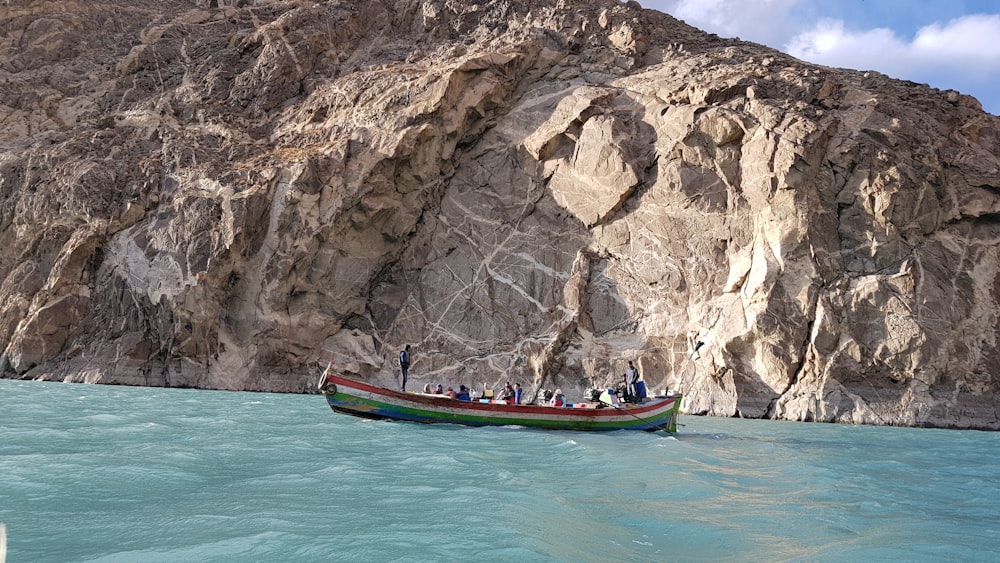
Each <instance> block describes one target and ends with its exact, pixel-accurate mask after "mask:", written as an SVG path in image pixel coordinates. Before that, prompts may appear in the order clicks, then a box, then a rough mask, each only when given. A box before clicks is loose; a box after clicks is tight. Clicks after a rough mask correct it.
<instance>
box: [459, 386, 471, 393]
mask: <svg viewBox="0 0 1000 563" xmlns="http://www.w3.org/2000/svg"><path fill="white" fill-rule="evenodd" d="M458 390H459V391H462V392H465V391H468V390H469V389H468V388H467V387H466V386H465V385H459V386H458Z"/></svg>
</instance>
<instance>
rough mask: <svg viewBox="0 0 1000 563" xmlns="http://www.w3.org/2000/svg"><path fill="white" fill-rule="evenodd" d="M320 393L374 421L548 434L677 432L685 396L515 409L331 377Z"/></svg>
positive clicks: (349, 411) (335, 407)
mask: <svg viewBox="0 0 1000 563" xmlns="http://www.w3.org/2000/svg"><path fill="white" fill-rule="evenodd" d="M319 389H320V390H321V391H322V392H323V394H324V395H325V396H326V401H327V402H328V403H329V404H330V408H331V409H333V410H334V412H339V413H343V414H349V415H351V416H359V417H362V418H371V419H390V420H407V421H411V422H423V423H428V424H433V423H444V424H464V425H466V426H525V427H528V428H543V429H547V430H646V431H655V430H664V431H666V432H676V431H677V413H678V410H679V409H680V404H681V396H680V395H672V396H667V397H655V398H652V399H650V400H647V401H644V402H642V403H639V404H607V403H593V402H590V403H578V404H575V405H573V406H564V407H550V406H542V405H511V404H507V403H506V402H504V401H485V400H483V401H460V400H457V399H452V398H450V397H448V396H445V395H430V394H426V393H413V392H402V391H395V390H393V389H386V388H384V387H378V386H375V385H370V384H368V383H363V382H361V381H355V380H353V379H349V378H347V377H341V376H338V375H334V374H332V373H330V368H329V367H327V369H326V371H325V372H323V376H322V377H321V378H320V382H319Z"/></svg>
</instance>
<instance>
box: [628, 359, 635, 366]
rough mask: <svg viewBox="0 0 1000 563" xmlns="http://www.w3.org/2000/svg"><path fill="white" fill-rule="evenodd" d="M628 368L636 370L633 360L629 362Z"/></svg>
mask: <svg viewBox="0 0 1000 563" xmlns="http://www.w3.org/2000/svg"><path fill="white" fill-rule="evenodd" d="M628 367H630V368H634V367H635V366H634V365H632V360H629V361H628Z"/></svg>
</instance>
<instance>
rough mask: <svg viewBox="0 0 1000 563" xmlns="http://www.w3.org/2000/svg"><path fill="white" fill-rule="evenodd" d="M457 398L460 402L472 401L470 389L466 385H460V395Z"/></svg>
mask: <svg viewBox="0 0 1000 563" xmlns="http://www.w3.org/2000/svg"><path fill="white" fill-rule="evenodd" d="M455 398H456V399H458V400H459V401H471V400H472V397H470V396H469V388H468V387H466V386H465V385H459V386H458V395H457V396H456V397H455Z"/></svg>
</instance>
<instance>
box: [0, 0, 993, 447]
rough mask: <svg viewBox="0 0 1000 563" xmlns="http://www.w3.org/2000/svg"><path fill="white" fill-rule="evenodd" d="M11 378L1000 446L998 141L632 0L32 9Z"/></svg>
mask: <svg viewBox="0 0 1000 563" xmlns="http://www.w3.org/2000/svg"><path fill="white" fill-rule="evenodd" d="M0 29H2V32H0V123H2V127H0V280H2V284H0V350H2V351H3V355H2V357H0V368H2V370H3V374H4V376H5V377H17V378H40V379H59V380H69V381H87V382H100V383H122V384H129V385H156V386H161V385H169V386H192V387H206V388H225V389H254V390H257V389H259V390H275V391H305V390H309V389H311V388H312V386H313V383H314V381H315V377H316V373H317V371H316V367H317V366H318V365H321V364H325V363H326V362H327V360H328V359H329V358H331V357H334V358H336V360H337V362H338V365H339V366H341V368H342V369H345V370H348V371H351V372H354V373H357V374H360V375H361V376H362V377H365V378H369V379H372V380H374V381H378V382H381V383H383V384H395V383H394V382H395V381H398V380H397V378H398V374H397V371H398V368H397V366H396V363H395V355H396V353H397V351H398V350H399V349H400V348H401V347H402V346H403V345H404V344H406V343H409V344H411V345H412V346H413V352H414V354H413V355H414V358H415V363H414V365H413V367H412V369H411V382H414V383H411V386H414V387H415V386H416V385H422V384H423V382H425V381H427V382H430V381H433V382H448V383H455V384H457V383H463V382H464V383H468V384H473V385H475V386H477V387H478V386H479V385H480V384H481V382H483V381H488V382H491V383H499V382H503V381H506V380H518V381H520V382H522V383H523V384H525V385H526V386H527V387H528V388H529V389H537V388H540V387H554V386H562V387H563V388H564V389H565V388H570V389H583V388H585V387H588V386H590V385H592V384H596V385H607V384H609V383H612V382H613V381H617V380H618V379H619V378H620V374H621V373H622V372H623V371H624V365H625V362H627V361H628V360H630V359H633V360H636V361H637V365H638V366H639V367H640V369H641V371H642V372H643V374H644V378H645V380H646V382H647V385H648V386H649V387H651V388H655V389H662V388H673V389H678V390H681V391H683V392H684V393H685V394H686V399H685V406H684V410H685V411H687V412H694V413H704V414H712V415H720V416H734V415H735V416H745V417H774V418H783V419H792V420H816V421H836V422H855V423H874V424H900V425H935V426H948V427H960V428H964V427H974V428H991V429H998V428H1000V416H998V413H997V395H998V390H1000V381H998V376H1000V348H998V345H1000V344H998V336H1000V332H998V314H1000V305H998V300H997V298H998V295H1000V256H998V253H1000V247H998V245H997V241H998V238H1000V156H998V155H1000V139H998V128H1000V121H998V118H996V117H994V116H990V115H987V114H985V113H983V112H982V110H981V108H980V106H979V104H978V103H977V102H976V101H975V100H974V99H972V98H969V97H967V96H963V95H960V94H958V93H956V92H941V91H937V90H933V89H931V88H928V87H927V86H923V85H918V84H913V83H907V82H901V81H897V80H892V79H889V78H887V77H885V76H883V75H880V74H878V73H873V72H854V71H846V70H838V69H830V68H824V67H818V66H814V65H809V64H805V63H803V62H801V61H798V60H795V59H792V58H790V57H788V56H785V55H783V54H781V53H778V52H775V51H772V50H769V49H767V48H764V47H761V46H759V45H754V44H750V43H742V42H739V41H735V40H723V39H719V38H717V37H715V36H711V35H707V34H704V33H702V32H700V31H698V30H696V29H693V28H691V27H688V26H686V25H685V24H683V23H682V22H678V21H677V20H674V19H672V18H670V17H669V16H666V15H663V14H660V13H656V12H653V11H648V10H642V9H641V8H640V7H639V6H638V5H637V4H635V3H627V4H621V3H620V2H618V1H617V0H574V1H573V2H565V1H556V0H547V1H531V2H528V1H520V0H506V1H503V2H488V3H477V4H473V3H462V2H454V1H452V0H427V1H418V0H399V1H388V0H383V1H380V0H371V1H365V2H351V1H347V0H343V1H337V0H332V1H327V2H315V1H308V2H307V1H281V2H277V1H275V2H268V1H261V0H255V1H252V0H251V1H248V0H240V1H239V2H235V1H229V0H225V1H217V0H212V1H210V2H209V1H207V0H199V1H197V2H185V1H182V0H157V1H155V2H154V1H151V0H138V1H134V2H129V3H112V2H99V1H93V2H92V1H87V2H74V1H72V0H70V1H64V2H52V1H41V0H12V1H10V2H8V3H7V4H6V5H5V6H3V7H2V8H0Z"/></svg>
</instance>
